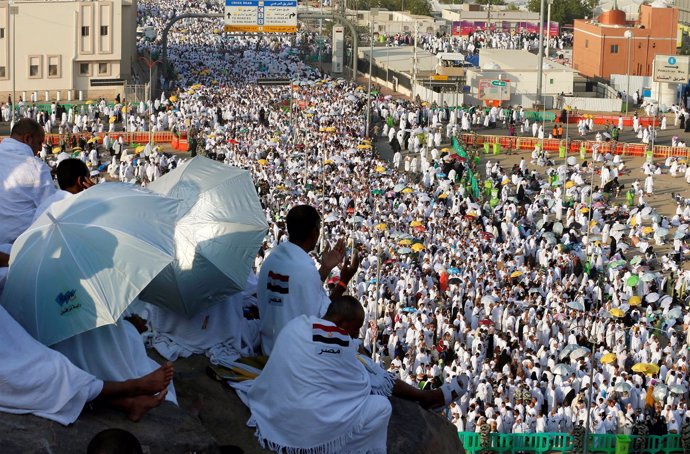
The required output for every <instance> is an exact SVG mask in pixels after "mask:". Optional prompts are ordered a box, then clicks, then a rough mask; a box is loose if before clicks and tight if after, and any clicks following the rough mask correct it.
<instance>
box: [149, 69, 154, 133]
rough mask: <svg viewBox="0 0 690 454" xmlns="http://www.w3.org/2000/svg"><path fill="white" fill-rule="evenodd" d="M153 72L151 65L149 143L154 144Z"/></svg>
mask: <svg viewBox="0 0 690 454" xmlns="http://www.w3.org/2000/svg"><path fill="white" fill-rule="evenodd" d="M152 74H153V66H149V145H153V120H151V117H152V116H153V88H152V85H151V77H152Z"/></svg>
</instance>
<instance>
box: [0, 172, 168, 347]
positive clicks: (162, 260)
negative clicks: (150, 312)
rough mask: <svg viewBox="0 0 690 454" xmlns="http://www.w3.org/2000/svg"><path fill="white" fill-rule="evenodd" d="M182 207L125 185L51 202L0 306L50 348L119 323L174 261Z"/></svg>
mask: <svg viewBox="0 0 690 454" xmlns="http://www.w3.org/2000/svg"><path fill="white" fill-rule="evenodd" d="M178 205H179V202H178V201H177V200H174V199H171V198H168V197H163V196H161V195H159V194H155V193H152V192H150V191H146V190H143V189H141V188H137V187H136V186H131V185H127V184H121V183H105V184H99V185H96V186H94V187H92V188H90V189H88V190H86V191H83V192H82V193H80V194H78V195H75V196H73V197H69V198H67V199H65V200H62V201H60V202H57V203H55V204H53V205H51V206H50V207H49V208H48V209H47V210H46V211H45V212H44V213H43V214H42V215H41V216H40V217H39V218H38V219H37V220H36V222H34V224H33V225H31V226H30V227H29V228H28V229H27V231H26V232H24V233H23V234H22V235H21V236H20V237H19V238H18V239H17V241H16V242H15V243H14V246H13V248H12V257H11V262H10V268H9V275H8V277H7V283H6V286H5V290H4V292H3V294H2V300H0V304H2V305H3V306H4V307H5V308H6V309H7V311H8V312H9V313H10V314H11V315H12V316H13V317H14V318H15V319H16V320H17V321H18V322H19V323H20V324H21V325H22V326H23V327H24V329H26V330H27V331H28V332H29V334H31V335H32V336H33V337H34V338H36V339H38V340H39V341H40V342H42V343H44V344H46V345H53V344H55V343H58V342H60V341H62V340H65V339H68V338H70V337H72V336H75V335H77V334H80V333H83V332H85V331H89V330H92V329H94V328H97V327H99V326H103V325H108V324H111V323H115V322H116V321H117V320H118V319H119V317H120V315H122V312H123V311H124V310H125V309H126V308H127V306H128V305H129V304H130V303H131V302H132V301H133V300H134V299H135V298H136V297H137V295H138V294H139V293H140V292H141V290H142V289H143V288H144V287H146V285H147V284H148V283H149V282H151V280H152V279H153V278H154V277H155V276H156V275H157V274H158V273H159V272H160V271H161V270H162V269H163V268H165V267H166V266H167V265H169V264H170V263H171V262H172V261H173V258H174V252H173V251H174V246H173V234H174V224H175V218H176V215H177V210H178Z"/></svg>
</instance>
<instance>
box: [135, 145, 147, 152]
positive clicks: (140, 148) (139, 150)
mask: <svg viewBox="0 0 690 454" xmlns="http://www.w3.org/2000/svg"><path fill="white" fill-rule="evenodd" d="M144 148H146V147H145V146H144V145H139V146H138V147H136V148H135V149H134V152H135V153H141V152H142V151H144Z"/></svg>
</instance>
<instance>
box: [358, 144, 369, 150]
mask: <svg viewBox="0 0 690 454" xmlns="http://www.w3.org/2000/svg"><path fill="white" fill-rule="evenodd" d="M357 149H358V150H371V145H367V144H365V143H360V144H359V145H357Z"/></svg>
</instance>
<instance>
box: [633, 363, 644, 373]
mask: <svg viewBox="0 0 690 454" xmlns="http://www.w3.org/2000/svg"><path fill="white" fill-rule="evenodd" d="M632 370H633V372H641V373H644V372H645V371H646V370H647V364H645V363H637V364H635V365H634V366H633V367H632Z"/></svg>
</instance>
